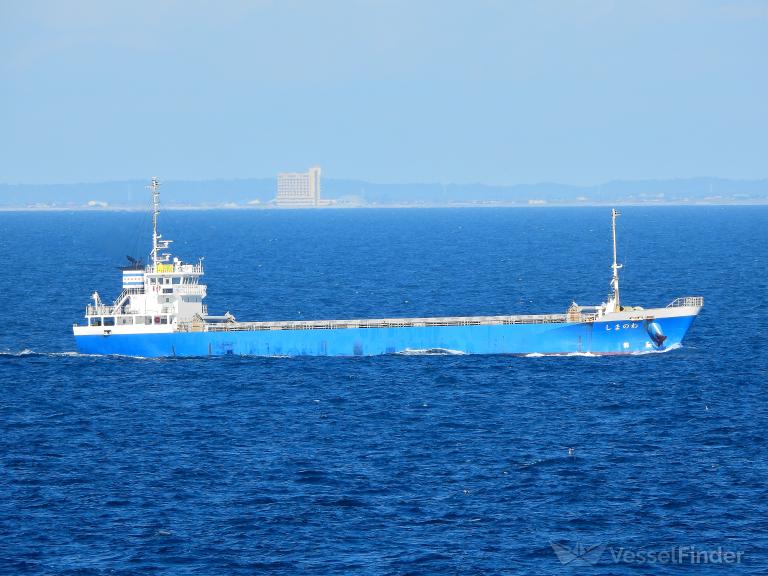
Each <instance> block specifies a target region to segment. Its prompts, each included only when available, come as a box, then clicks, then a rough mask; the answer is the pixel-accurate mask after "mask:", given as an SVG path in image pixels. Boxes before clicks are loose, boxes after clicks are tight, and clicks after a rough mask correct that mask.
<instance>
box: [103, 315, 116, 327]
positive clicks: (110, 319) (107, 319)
mask: <svg viewBox="0 0 768 576" xmlns="http://www.w3.org/2000/svg"><path fill="white" fill-rule="evenodd" d="M114 325H115V317H114V316H104V326H114Z"/></svg>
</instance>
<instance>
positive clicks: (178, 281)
mask: <svg viewBox="0 0 768 576" xmlns="http://www.w3.org/2000/svg"><path fill="white" fill-rule="evenodd" d="M173 283H174V284H181V278H179V277H178V276H177V277H175V278H174V279H173Z"/></svg>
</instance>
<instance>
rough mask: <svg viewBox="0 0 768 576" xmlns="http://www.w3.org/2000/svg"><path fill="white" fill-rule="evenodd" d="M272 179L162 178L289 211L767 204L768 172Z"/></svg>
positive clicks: (134, 201) (211, 201)
mask: <svg viewBox="0 0 768 576" xmlns="http://www.w3.org/2000/svg"><path fill="white" fill-rule="evenodd" d="M146 184H147V182H146V181H144V180H130V181H114V182H96V183H82V184H61V185H56V184H45V185H35V184H0V210H2V211H20V210H23V211H62V210H63V211H71V210H78V211H80V210H82V211H97V210H146V208H147V205H148V203H149V194H148V192H147V189H146ZM275 193H276V180H275V179H273V178H261V179H259V178H253V179H239V180H207V181H184V180H169V181H166V182H163V204H164V207H165V208H166V209H178V210H222V209H224V210H264V209H269V210H291V209H311V210H330V209H352V208H469V207H472V208H523V207H524V208H536V207H554V206H558V207H578V206H607V205H611V206H616V205H625V206H629V205H631V206H672V205H685V206H724V205H725V206H731V205H734V206H743V205H764V204H768V179H761V180H729V179H722V178H705V177H702V178H687V179H675V180H633V181H629V180H616V181H612V182H606V183H604V184H599V185H594V186H575V185H568V184H556V183H540V184H520V185H513V186H498V185H488V184H437V183H404V184H381V183H373V182H366V181H361V180H340V179H325V180H324V181H323V190H322V193H323V198H327V199H328V200H329V201H330V202H331V203H332V205H330V206H322V207H315V208H285V207H277V206H275V205H274V204H273V203H272V201H273V199H274V197H275Z"/></svg>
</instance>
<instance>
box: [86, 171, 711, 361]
mask: <svg viewBox="0 0 768 576" xmlns="http://www.w3.org/2000/svg"><path fill="white" fill-rule="evenodd" d="M150 189H151V192H152V199H153V217H152V224H153V231H152V251H151V253H150V260H151V261H150V263H149V265H147V266H144V265H143V264H141V263H140V262H139V261H135V260H134V261H133V262H132V264H131V265H130V266H127V267H125V268H124V269H123V271H122V276H123V290H122V292H121V293H120V295H119V296H118V297H117V299H116V300H115V301H114V302H113V303H111V304H105V303H104V302H103V301H102V300H101V297H100V296H99V294H98V293H97V292H95V293H94V294H93V296H92V299H93V303H92V304H89V305H87V306H86V310H85V322H84V323H83V324H75V325H74V327H73V330H74V335H75V340H76V341H77V348H78V351H79V352H81V353H85V354H116V355H127V356H141V357H162V356H208V355H225V354H237V355H254V356H371V355H378V354H397V353H403V354H411V353H418V354H429V353H436V354H440V353H443V354H521V355H538V354H547V355H548V354H594V355H604V354H641V353H647V352H660V351H667V350H670V349H673V348H676V347H678V346H679V345H680V344H681V343H682V341H683V338H684V337H685V335H686V333H687V331H688V329H689V328H690V326H691V323H692V322H693V320H694V319H695V318H696V316H697V315H698V313H699V311H700V310H701V307H702V306H703V304H704V301H703V298H701V297H699V296H686V297H683V298H677V299H675V300H674V301H673V302H671V303H670V304H668V305H667V306H664V307H661V308H642V307H639V306H624V305H623V304H622V303H621V300H620V295H619V269H620V268H621V265H620V264H618V263H617V254H616V217H617V216H619V212H617V211H616V210H615V209H614V210H612V212H611V219H612V231H613V277H612V279H611V292H610V294H609V295H608V297H607V298H606V301H605V302H602V303H601V304H599V305H595V306H579V305H577V304H575V303H573V304H571V306H569V307H568V308H567V310H566V311H565V312H563V313H558V314H528V315H503V316H459V317H429V318H379V319H367V320H314V321H313V320H309V321H307V320H302V321H275V322H238V321H237V320H236V319H235V317H234V316H232V315H231V314H229V313H227V314H225V315H223V316H211V315H209V314H208V310H207V307H206V305H205V304H204V303H203V299H204V298H205V296H206V290H207V289H206V286H205V285H204V284H202V283H201V282H200V280H201V278H202V276H203V263H202V260H201V261H199V262H197V263H194V264H189V263H185V262H182V261H181V260H179V259H178V258H175V257H172V256H171V254H170V252H169V251H168V250H169V247H170V244H171V242H172V241H171V240H166V239H164V238H163V237H162V236H161V235H160V234H159V233H158V226H157V224H158V215H159V213H160V209H159V206H160V193H159V183H158V181H157V179H152V183H151V185H150Z"/></svg>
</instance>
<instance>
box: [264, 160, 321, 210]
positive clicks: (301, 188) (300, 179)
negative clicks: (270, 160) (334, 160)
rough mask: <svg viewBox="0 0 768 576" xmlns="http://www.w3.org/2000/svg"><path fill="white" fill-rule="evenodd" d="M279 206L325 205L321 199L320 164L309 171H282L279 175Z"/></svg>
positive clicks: (277, 202)
mask: <svg viewBox="0 0 768 576" xmlns="http://www.w3.org/2000/svg"><path fill="white" fill-rule="evenodd" d="M275 203H276V204H277V205H278V206H323V205H325V204H327V202H324V201H322V200H320V166H313V167H312V168H310V169H309V171H308V172H281V173H280V174H278V175H277V198H276V199H275Z"/></svg>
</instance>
